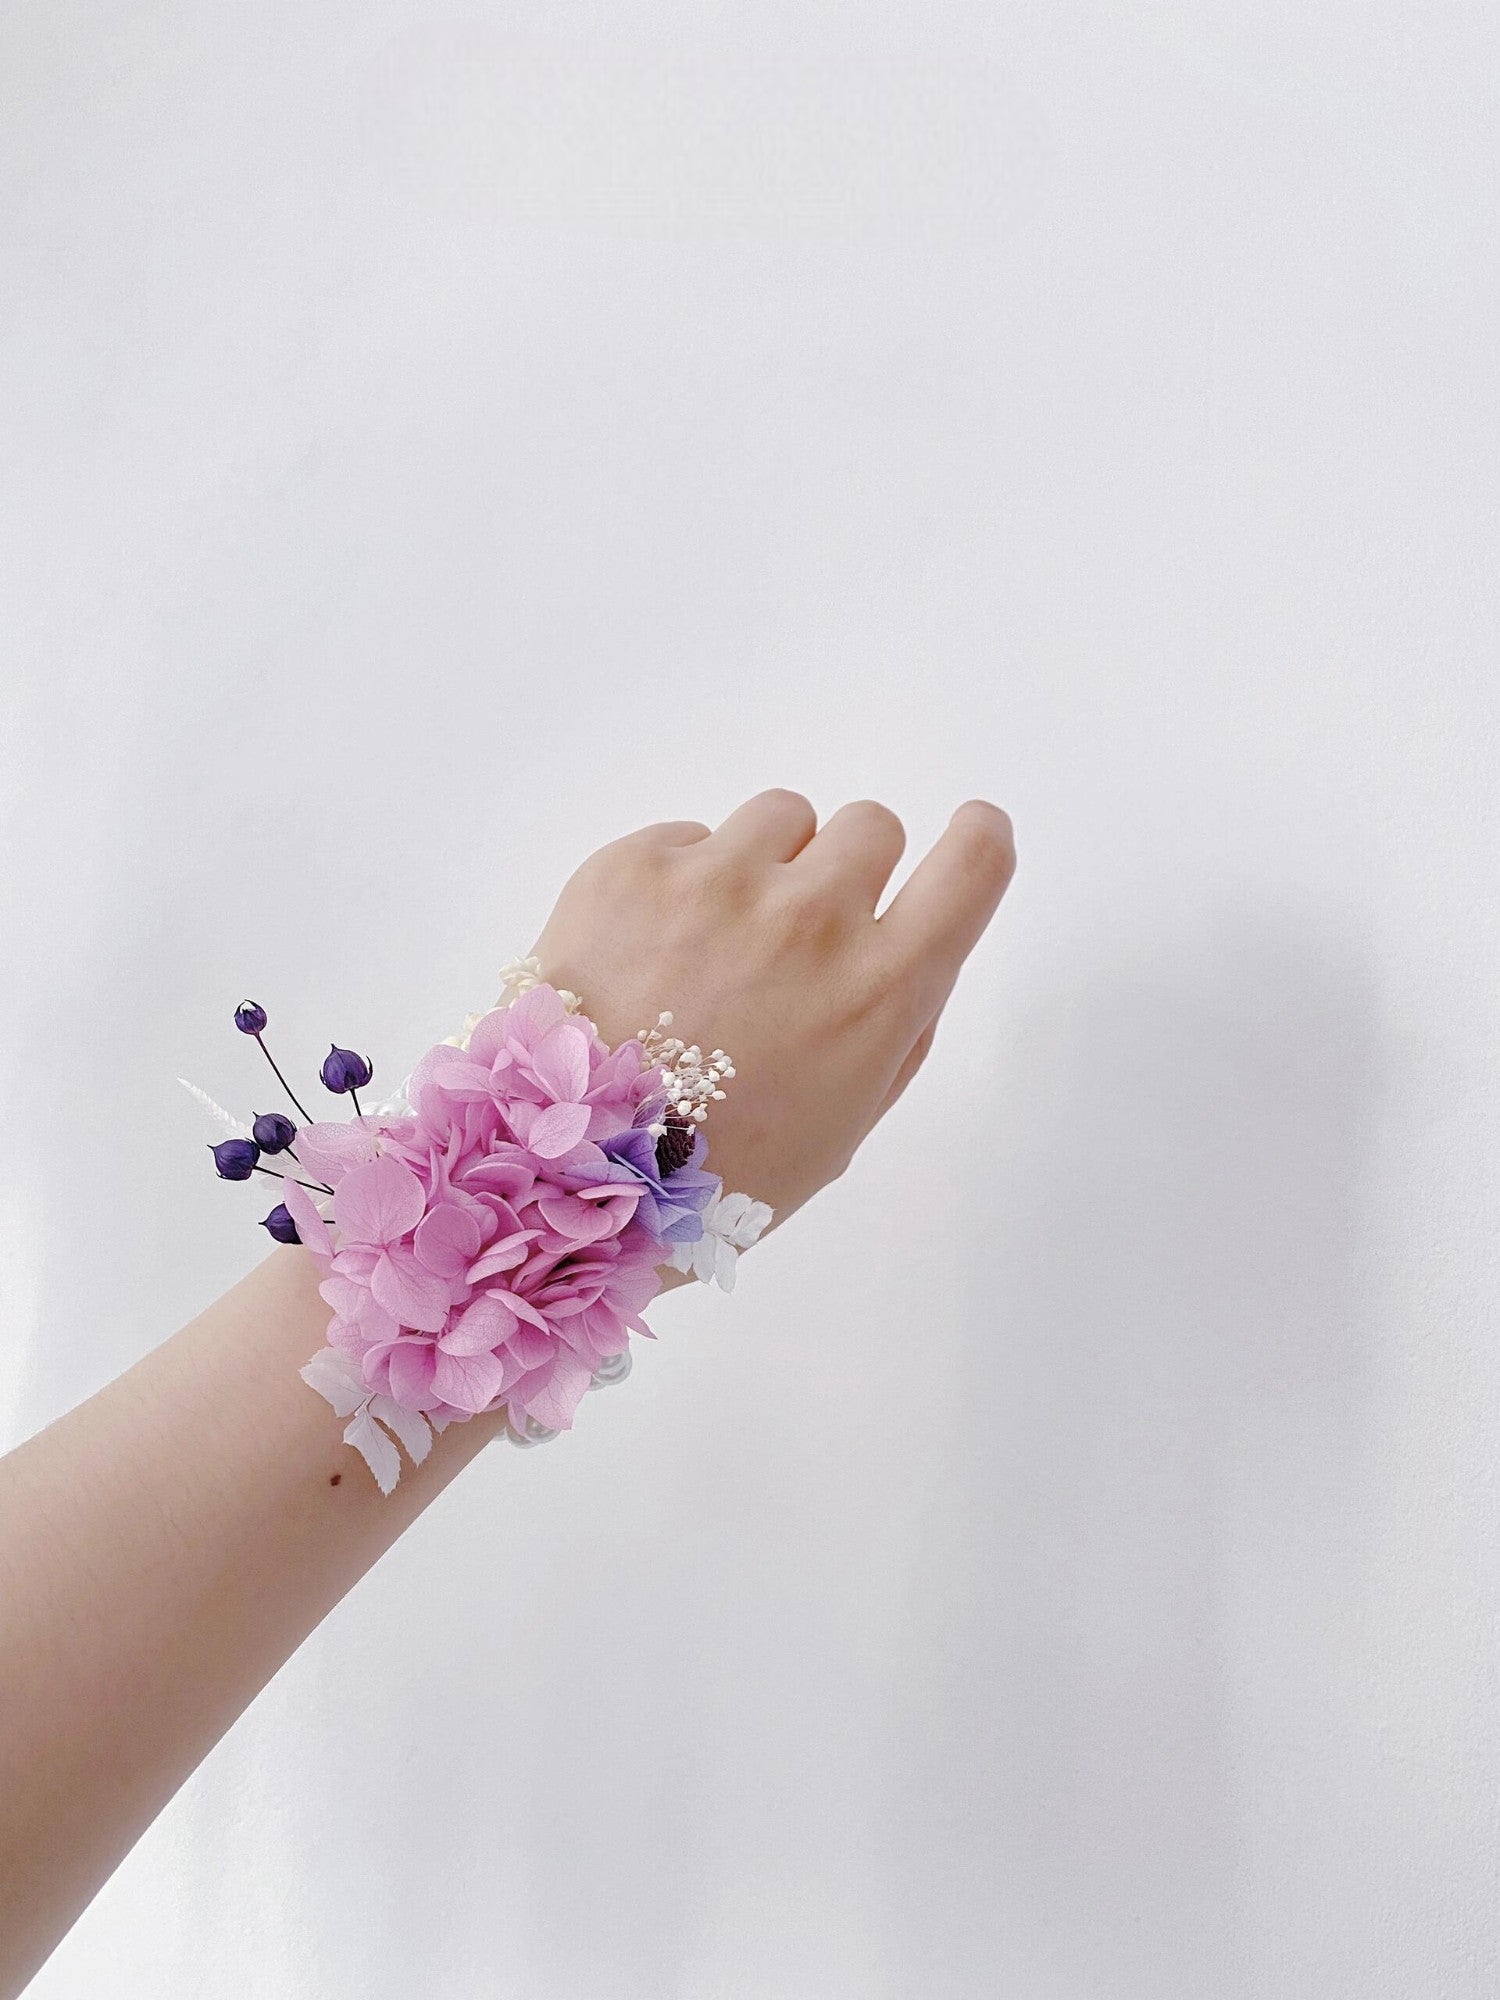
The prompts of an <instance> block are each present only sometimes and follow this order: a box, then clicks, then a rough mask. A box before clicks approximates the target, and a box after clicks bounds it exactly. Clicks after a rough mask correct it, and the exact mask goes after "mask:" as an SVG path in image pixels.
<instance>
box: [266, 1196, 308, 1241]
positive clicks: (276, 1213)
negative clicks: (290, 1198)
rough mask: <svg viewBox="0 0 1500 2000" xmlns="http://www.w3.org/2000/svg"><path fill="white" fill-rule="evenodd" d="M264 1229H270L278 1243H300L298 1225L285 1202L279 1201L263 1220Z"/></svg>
mask: <svg viewBox="0 0 1500 2000" xmlns="http://www.w3.org/2000/svg"><path fill="white" fill-rule="evenodd" d="M260 1226H261V1228H262V1229H268V1230H269V1231H270V1232H271V1234H272V1235H273V1236H274V1237H275V1238H276V1241H277V1242H278V1243H300V1242H301V1241H302V1238H301V1237H300V1236H299V1235H298V1234H297V1225H296V1223H295V1222H293V1220H292V1218H291V1216H290V1215H289V1214H288V1212H287V1208H286V1204H285V1202H280V1201H278V1202H277V1204H276V1206H275V1207H274V1208H273V1209H272V1210H271V1213H270V1214H269V1215H268V1216H266V1217H265V1218H264V1219H263V1221H262V1222H261V1225H260Z"/></svg>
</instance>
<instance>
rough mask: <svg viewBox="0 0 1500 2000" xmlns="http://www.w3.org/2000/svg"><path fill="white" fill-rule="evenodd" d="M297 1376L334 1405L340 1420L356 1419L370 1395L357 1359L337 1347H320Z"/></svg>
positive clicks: (334, 1410) (334, 1411)
mask: <svg viewBox="0 0 1500 2000" xmlns="http://www.w3.org/2000/svg"><path fill="white" fill-rule="evenodd" d="M297 1373H298V1374H299V1375H300V1376H301V1377H302V1379H303V1381H304V1382H306V1383H307V1385H308V1386H309V1388H313V1389H316V1390H317V1392H318V1394H319V1395H320V1396H321V1397H323V1399H324V1401H325V1402H329V1403H332V1405H333V1413H334V1415H335V1416H338V1417H349V1416H353V1414H354V1412H355V1411H356V1410H357V1409H358V1408H359V1406H360V1404H361V1403H363V1402H365V1401H366V1399H367V1398H368V1396H369V1394H370V1385H369V1384H368V1383H367V1382H366V1381H365V1379H364V1377H363V1376H362V1375H361V1374H360V1372H359V1367H358V1364H357V1363H356V1362H355V1360H354V1358H353V1357H352V1356H351V1355H348V1354H344V1353H341V1352H340V1350H339V1349H338V1348H336V1347H320V1348H319V1349H318V1351H317V1353H316V1354H315V1355H314V1356H313V1358H312V1360H311V1361H309V1362H306V1363H305V1364H304V1365H303V1366H302V1367H301V1368H299V1369H298V1370H297Z"/></svg>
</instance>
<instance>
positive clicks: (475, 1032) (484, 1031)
mask: <svg viewBox="0 0 1500 2000" xmlns="http://www.w3.org/2000/svg"><path fill="white" fill-rule="evenodd" d="M509 1013H510V1009H509V1008H508V1007H492V1008H491V1009H490V1011H489V1013H488V1014H484V1015H481V1017H480V1018H479V1020H477V1021H476V1022H475V1023H474V1026H473V1029H472V1031H471V1033H470V1035H469V1054H470V1055H471V1056H472V1057H473V1058H474V1060H475V1062H480V1063H483V1064H484V1066H485V1068H486V1069H488V1068H489V1067H490V1065H491V1064H492V1063H493V1062H494V1060H495V1058H496V1056H497V1055H499V1053H500V1051H501V1049H502V1048H503V1047H504V1046H505V1021H506V1016H507V1015H508V1014H509Z"/></svg>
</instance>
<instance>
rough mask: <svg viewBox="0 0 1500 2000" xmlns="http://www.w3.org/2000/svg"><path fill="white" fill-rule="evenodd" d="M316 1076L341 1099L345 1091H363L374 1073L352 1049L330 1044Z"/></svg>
mask: <svg viewBox="0 0 1500 2000" xmlns="http://www.w3.org/2000/svg"><path fill="white" fill-rule="evenodd" d="M318 1074H319V1076H321V1077H322V1079H323V1082H324V1083H325V1084H326V1085H327V1087H328V1088H329V1089H330V1090H331V1091H333V1092H335V1094H336V1095H338V1096H340V1097H342V1096H343V1095H344V1093H345V1092H346V1091H350V1090H363V1089H364V1087H365V1085H366V1084H367V1083H368V1082H369V1081H370V1078H371V1077H372V1076H373V1075H374V1074H375V1072H374V1070H373V1069H372V1068H371V1067H370V1065H369V1063H367V1062H366V1061H365V1059H364V1057H363V1056H357V1055H356V1054H355V1053H354V1051H353V1049H341V1048H339V1047H338V1045H337V1044H336V1043H334V1042H330V1043H329V1045H328V1053H327V1055H326V1056H324V1058H323V1067H322V1069H321V1070H319V1072H318Z"/></svg>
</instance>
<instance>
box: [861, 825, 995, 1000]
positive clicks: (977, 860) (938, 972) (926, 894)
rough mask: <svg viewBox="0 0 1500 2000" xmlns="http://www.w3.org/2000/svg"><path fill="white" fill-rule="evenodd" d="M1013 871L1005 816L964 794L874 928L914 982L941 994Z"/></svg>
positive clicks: (962, 960)
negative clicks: (902, 961)
mask: <svg viewBox="0 0 1500 2000" xmlns="http://www.w3.org/2000/svg"><path fill="white" fill-rule="evenodd" d="M1015 871H1016V847H1015V836H1014V833H1013V831H1012V828H1011V823H1010V816H1009V814H1007V813H1004V812H1002V811H1001V809H1000V808H999V806H993V805H991V804H990V803H989V802H988V800H986V799H969V800H967V801H966V803H965V804H963V805H961V806H960V807H959V808H958V811H957V812H956V813H954V815H953V817H952V819H950V820H949V822H948V825H947V827H946V829H945V830H944V832H943V833H942V834H940V835H939V837H938V839H937V840H936V841H935V842H934V843H933V845H932V847H931V848H930V849H929V850H928V852H927V853H926V854H925V855H924V856H923V858H922V859H921V861H919V862H918V863H917V866H916V867H915V868H914V869H913V870H912V873H911V875H910V877H909V878H908V880H907V881H905V882H904V883H903V884H902V885H901V888H900V889H899V890H898V891H897V893H896V895H895V896H894V897H893V898H892V899H891V904H890V907H889V909H887V910H886V911H885V913H884V914H883V915H882V916H881V918H880V920H879V923H880V929H881V930H882V931H884V933H885V935H886V936H887V938H888V939H889V940H890V941H891V943H892V944H893V945H894V946H895V947H896V949H897V950H898V951H899V952H900V954H901V956H902V957H903V958H904V959H905V960H906V961H907V963H908V964H909V965H911V966H913V967H917V968H922V970H921V971H920V972H919V974H918V980H919V985H920V987H921V988H922V990H923V991H924V993H925V994H926V995H928V996H935V995H937V994H940V993H942V992H943V991H944V990H945V989H946V987H947V986H948V985H950V984H951V983H952V981H953V979H954V978H955V977H956V975H957V972H958V968H959V966H961V965H962V964H963V962H964V960H965V959H966V958H967V957H968V955H969V953H970V952H971V951H972V950H973V949H974V946H975V945H976V944H977V943H978V941H979V939H980V937H981V936H982V935H983V933H984V930H985V926H986V925H987V924H988V923H989V921H990V918H991V917H992V916H994V914H995V911H996V910H997V909H998V908H999V905H1000V898H1001V897H1002V896H1003V895H1004V894H1005V892H1006V890H1007V889H1008V888H1009V886H1010V881H1011V877H1012V876H1013V875H1014V874H1015Z"/></svg>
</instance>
